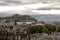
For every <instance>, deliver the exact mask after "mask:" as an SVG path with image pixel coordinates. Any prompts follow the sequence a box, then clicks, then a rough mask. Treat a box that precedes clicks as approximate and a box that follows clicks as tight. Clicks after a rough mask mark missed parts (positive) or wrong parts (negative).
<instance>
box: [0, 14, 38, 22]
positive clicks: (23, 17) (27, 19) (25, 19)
mask: <svg viewBox="0 0 60 40" xmlns="http://www.w3.org/2000/svg"><path fill="white" fill-rule="evenodd" d="M0 19H1V20H4V19H6V20H7V21H10V22H14V21H17V22H31V21H37V20H36V19H35V18H33V17H31V16H29V15H18V14H14V15H12V16H10V17H3V18H2V17H1V18H0Z"/></svg>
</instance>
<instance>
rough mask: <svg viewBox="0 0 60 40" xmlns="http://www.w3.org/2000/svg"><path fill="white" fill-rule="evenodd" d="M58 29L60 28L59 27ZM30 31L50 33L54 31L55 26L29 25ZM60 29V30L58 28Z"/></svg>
mask: <svg viewBox="0 0 60 40" xmlns="http://www.w3.org/2000/svg"><path fill="white" fill-rule="evenodd" d="M59 29H60V28H59ZM30 30H31V33H48V34H49V33H51V32H55V31H56V26H54V25H50V24H47V25H45V26H43V25H42V26H41V25H38V26H32V27H30ZM59 31H60V30H59Z"/></svg>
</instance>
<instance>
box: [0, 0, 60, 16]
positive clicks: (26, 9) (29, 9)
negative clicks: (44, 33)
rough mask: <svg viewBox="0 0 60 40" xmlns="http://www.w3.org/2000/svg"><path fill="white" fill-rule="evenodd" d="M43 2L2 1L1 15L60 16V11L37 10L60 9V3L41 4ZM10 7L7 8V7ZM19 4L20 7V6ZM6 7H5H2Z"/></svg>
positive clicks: (36, 0) (32, 0)
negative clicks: (6, 13)
mask: <svg viewBox="0 0 60 40" xmlns="http://www.w3.org/2000/svg"><path fill="white" fill-rule="evenodd" d="M40 1H41V0H0V4H1V5H0V13H1V12H3V13H5V12H8V13H13V14H15V13H18V14H21V13H22V14H29V15H30V14H60V10H53V9H52V10H37V9H39V8H60V3H56V2H54V3H46V4H44V3H41V2H40ZM5 4H6V5H10V6H6V5H5ZM18 4H19V5H18ZM2 5H5V6H2Z"/></svg>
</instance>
